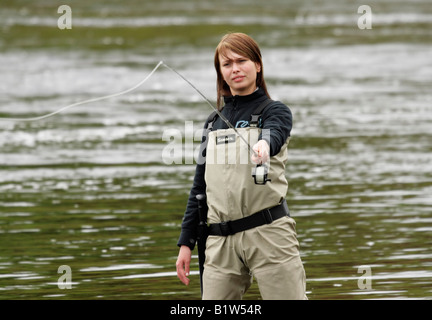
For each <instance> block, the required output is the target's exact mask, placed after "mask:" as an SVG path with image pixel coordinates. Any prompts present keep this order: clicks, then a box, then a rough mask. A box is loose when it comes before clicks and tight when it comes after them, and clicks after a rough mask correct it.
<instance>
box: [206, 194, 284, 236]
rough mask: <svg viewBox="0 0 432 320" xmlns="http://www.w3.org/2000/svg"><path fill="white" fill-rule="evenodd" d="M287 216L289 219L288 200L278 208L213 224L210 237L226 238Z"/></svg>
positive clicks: (210, 228) (210, 227)
mask: <svg viewBox="0 0 432 320" xmlns="http://www.w3.org/2000/svg"><path fill="white" fill-rule="evenodd" d="M285 216H288V217H289V209H288V205H287V203H286V200H284V201H283V202H282V203H281V204H280V205H277V206H276V207H273V208H270V209H264V210H262V211H259V212H257V213H254V214H252V215H250V216H248V217H245V218H241V219H237V220H232V221H223V222H221V223H214V224H211V225H210V226H209V235H211V236H224V237H226V236H229V235H233V234H235V233H237V232H241V231H245V230H249V229H252V228H256V227H259V226H262V225H264V224H270V223H272V222H273V221H275V220H277V219H280V218H282V217H285Z"/></svg>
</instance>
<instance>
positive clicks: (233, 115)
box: [177, 88, 292, 250]
mask: <svg viewBox="0 0 432 320" xmlns="http://www.w3.org/2000/svg"><path fill="white" fill-rule="evenodd" d="M266 99H267V96H266V94H265V92H264V90H263V89H261V88H260V89H258V90H256V91H255V92H254V93H252V94H250V95H247V96H230V97H225V98H224V100H225V106H224V108H223V110H222V114H223V115H224V116H225V117H226V118H227V119H228V120H229V122H230V123H231V124H232V125H233V126H234V127H239V128H240V127H241V128H244V127H249V121H250V117H251V114H252V112H253V111H254V110H255V109H256V108H257V107H258V106H259V105H260V104H261V102H263V101H264V100H266ZM261 119H262V123H263V126H262V128H263V129H270V130H269V132H270V138H268V137H266V138H265V139H266V140H267V142H268V143H269V145H270V156H274V155H276V154H278V153H279V151H280V149H281V147H282V146H283V144H284V143H285V141H286V140H287V138H288V137H289V136H290V133H291V128H292V114H291V111H290V109H289V108H288V107H287V106H286V105H284V104H283V103H281V102H279V101H273V102H272V103H271V104H270V105H268V106H267V107H266V108H265V109H264V111H263V113H262V117H261ZM207 125H208V122H207V121H206V123H205V125H204V128H207ZM227 128H228V126H227V125H226V123H225V122H223V120H222V119H220V118H219V117H218V118H217V119H216V121H215V122H214V124H213V129H212V130H218V129H227ZM268 139H269V140H270V141H268ZM204 140H205V138H204V136H203V141H204ZM203 155H204V156H205V150H204V152H203ZM200 163H201V164H197V166H196V171H195V178H194V182H193V186H192V189H191V191H190V194H189V200H188V203H187V206H186V211H185V214H184V217H183V222H182V230H181V234H180V238H179V240H178V243H177V245H178V246H182V245H186V246H188V247H189V248H191V250H193V248H194V247H195V242H196V235H197V226H198V222H199V221H198V202H197V200H196V198H195V197H196V195H198V194H205V191H206V182H205V180H204V172H205V163H202V161H200Z"/></svg>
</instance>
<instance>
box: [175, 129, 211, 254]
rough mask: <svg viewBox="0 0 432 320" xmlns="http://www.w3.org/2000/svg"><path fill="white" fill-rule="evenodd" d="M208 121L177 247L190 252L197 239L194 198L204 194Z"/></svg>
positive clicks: (197, 219) (196, 207) (197, 221)
mask: <svg viewBox="0 0 432 320" xmlns="http://www.w3.org/2000/svg"><path fill="white" fill-rule="evenodd" d="M207 126H208V121H207V122H206V123H205V126H204V134H203V137H202V140H201V146H200V154H199V157H200V158H199V160H198V164H197V166H196V169H195V177H194V181H193V185H192V188H191V190H190V193H189V199H188V202H187V206H186V211H185V213H184V217H183V221H182V225H181V233H180V237H179V240H178V242H177V245H178V246H179V247H180V246H182V245H185V246H188V247H189V248H190V249H191V250H193V249H194V247H195V243H196V238H197V228H198V223H199V218H198V200H197V199H196V196H197V195H198V194H205V192H206V182H205V179H204V173H205V156H206V146H207V143H206V139H207V130H206V128H207Z"/></svg>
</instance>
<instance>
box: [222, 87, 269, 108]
mask: <svg viewBox="0 0 432 320" xmlns="http://www.w3.org/2000/svg"><path fill="white" fill-rule="evenodd" d="M265 96H266V94H265V92H264V90H263V89H261V88H258V90H255V91H254V92H253V93H251V94H248V95H246V96H239V95H236V96H224V102H225V107H230V106H234V107H236V106H237V107H242V106H245V105H249V102H251V101H254V100H257V99H260V98H262V97H265Z"/></svg>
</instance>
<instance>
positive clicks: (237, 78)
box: [232, 76, 244, 82]
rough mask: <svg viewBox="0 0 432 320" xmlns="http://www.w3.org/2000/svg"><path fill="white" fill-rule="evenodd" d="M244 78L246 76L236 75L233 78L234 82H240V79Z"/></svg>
mask: <svg viewBox="0 0 432 320" xmlns="http://www.w3.org/2000/svg"><path fill="white" fill-rule="evenodd" d="M243 79H244V76H236V77H234V78H233V79H232V80H233V81H234V82H240V81H242V80H243Z"/></svg>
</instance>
